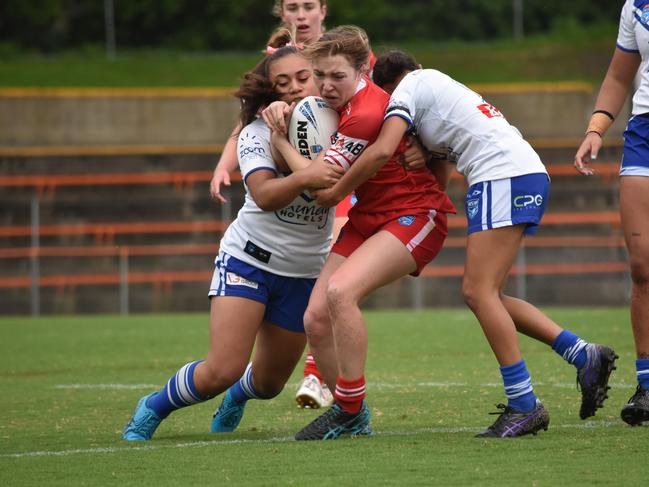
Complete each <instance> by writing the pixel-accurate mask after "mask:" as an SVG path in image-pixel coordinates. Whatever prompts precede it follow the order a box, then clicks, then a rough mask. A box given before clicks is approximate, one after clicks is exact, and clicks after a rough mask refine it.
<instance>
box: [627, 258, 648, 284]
mask: <svg viewBox="0 0 649 487" xmlns="http://www.w3.org/2000/svg"><path fill="white" fill-rule="evenodd" d="M629 265H630V267H631V280H632V281H633V284H634V285H635V286H640V287H643V288H649V259H639V258H634V257H631V259H629Z"/></svg>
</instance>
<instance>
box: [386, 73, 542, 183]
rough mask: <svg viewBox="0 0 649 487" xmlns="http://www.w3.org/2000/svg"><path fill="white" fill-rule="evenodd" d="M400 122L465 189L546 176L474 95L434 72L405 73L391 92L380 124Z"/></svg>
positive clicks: (518, 140) (513, 132) (511, 128)
mask: <svg viewBox="0 0 649 487" xmlns="http://www.w3.org/2000/svg"><path fill="white" fill-rule="evenodd" d="M392 116H399V117H401V118H403V119H404V120H405V121H406V122H408V124H409V125H410V127H411V128H414V129H415V130H416V131H417V134H418V135H419V138H420V140H421V142H422V143H423V144H424V146H426V148H427V149H428V150H429V151H431V152H434V153H436V154H439V155H440V157H444V158H446V159H448V160H449V161H450V162H452V163H454V164H456V169H457V170H458V172H460V173H461V174H463V175H464V176H466V178H467V181H468V183H469V185H473V184H476V183H480V182H483V181H493V180H497V179H505V178H513V177H516V176H522V175H524V174H533V173H546V174H547V171H546V169H545V166H544V165H543V163H542V162H541V160H540V159H539V156H538V155H537V154H536V152H534V149H532V147H531V146H530V145H529V144H528V143H527V142H526V141H525V140H524V139H523V137H521V134H520V132H519V131H518V130H517V129H516V128H515V127H514V126H512V125H510V124H509V122H507V120H506V119H505V117H504V116H503V114H502V113H501V112H500V111H499V110H498V109H497V108H495V107H494V106H493V105H490V104H489V103H487V102H486V101H485V100H484V99H483V98H482V97H481V96H480V95H479V94H477V93H476V92H474V91H472V90H470V89H469V88H467V87H466V86H464V85H463V84H461V83H459V82H457V81H455V80H454V79H453V78H451V77H449V76H447V75H445V74H444V73H441V72H440V71H436V70H434V69H420V70H416V71H413V72H411V73H408V74H407V75H406V76H405V77H404V78H403V79H402V80H401V82H400V83H399V85H398V86H397V87H396V89H395V90H394V92H393V93H392V96H391V98H390V103H389V104H388V108H387V109H386V114H385V118H386V119H387V118H388V117H392Z"/></svg>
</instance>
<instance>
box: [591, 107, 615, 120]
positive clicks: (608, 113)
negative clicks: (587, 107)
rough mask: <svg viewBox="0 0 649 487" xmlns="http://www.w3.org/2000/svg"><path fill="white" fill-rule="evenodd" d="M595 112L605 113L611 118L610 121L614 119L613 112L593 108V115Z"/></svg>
mask: <svg viewBox="0 0 649 487" xmlns="http://www.w3.org/2000/svg"><path fill="white" fill-rule="evenodd" d="M596 113H603V114H604V115H606V116H607V117H608V118H610V119H611V122H612V121H613V120H615V117H614V116H613V114H612V113H611V112H607V111H606V110H595V111H594V112H593V115H595V114H596Z"/></svg>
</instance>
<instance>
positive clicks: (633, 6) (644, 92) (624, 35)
mask: <svg viewBox="0 0 649 487" xmlns="http://www.w3.org/2000/svg"><path fill="white" fill-rule="evenodd" d="M617 48H618V49H620V50H622V51H625V52H635V53H638V54H640V58H641V64H640V69H639V74H640V86H639V87H638V89H637V90H636V92H635V94H634V95H633V109H632V111H631V113H632V114H633V115H640V114H642V113H649V71H648V68H649V66H648V65H647V62H649V1H642V0H626V2H625V4H624V6H623V7H622V14H621V15H620V28H619V31H618V35H617Z"/></svg>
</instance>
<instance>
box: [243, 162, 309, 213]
mask: <svg viewBox="0 0 649 487" xmlns="http://www.w3.org/2000/svg"><path fill="white" fill-rule="evenodd" d="M307 186H308V180H307V178H306V175H305V174H304V173H303V172H301V171H298V172H294V173H292V174H289V175H288V176H286V177H284V178H272V179H267V180H266V181H264V182H263V184H261V185H260V186H259V187H258V188H256V190H255V192H254V194H253V199H254V200H255V203H257V206H259V208H261V209H262V210H264V211H275V210H279V209H281V208H284V207H285V206H287V205H288V204H290V203H291V202H292V201H293V200H294V199H295V198H297V197H298V196H299V194H300V193H301V192H302V191H304V190H305V189H306V188H307Z"/></svg>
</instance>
